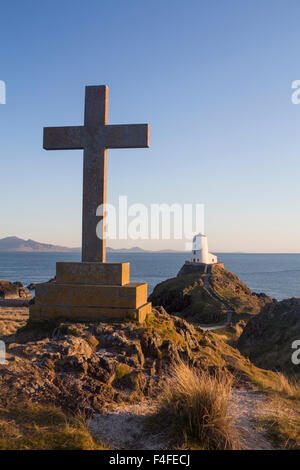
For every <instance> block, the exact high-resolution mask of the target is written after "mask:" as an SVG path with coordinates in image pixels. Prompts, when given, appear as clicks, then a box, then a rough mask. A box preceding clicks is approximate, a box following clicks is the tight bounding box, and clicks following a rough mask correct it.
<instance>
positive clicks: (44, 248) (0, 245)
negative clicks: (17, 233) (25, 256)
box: [0, 237, 80, 253]
mask: <svg viewBox="0 0 300 470" xmlns="http://www.w3.org/2000/svg"><path fill="white" fill-rule="evenodd" d="M0 251H1V252H3V251H22V252H24V251H25V252H48V253H51V252H52V253H55V252H79V251H80V248H67V247H65V246H57V245H49V244H47V243H39V242H36V241H34V240H23V239H22V238H18V237H6V238H2V239H0Z"/></svg>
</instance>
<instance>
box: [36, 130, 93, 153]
mask: <svg viewBox="0 0 300 470" xmlns="http://www.w3.org/2000/svg"><path fill="white" fill-rule="evenodd" d="M83 140H84V128H83V127H82V126H69V127H44V143H43V147H44V149H45V150H71V149H82V148H83Z"/></svg>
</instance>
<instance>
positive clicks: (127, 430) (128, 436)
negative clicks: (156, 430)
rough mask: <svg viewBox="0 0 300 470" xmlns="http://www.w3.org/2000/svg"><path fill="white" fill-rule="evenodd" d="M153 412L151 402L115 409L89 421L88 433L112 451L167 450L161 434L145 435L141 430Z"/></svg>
mask: <svg viewBox="0 0 300 470" xmlns="http://www.w3.org/2000/svg"><path fill="white" fill-rule="evenodd" d="M154 410H155V405H154V404H153V402H143V403H139V404H137V405H127V406H122V407H116V408H114V409H112V410H111V411H109V412H106V413H102V414H97V415H95V416H94V417H93V418H92V419H91V420H90V423H89V431H90V432H91V434H92V435H93V436H94V437H95V438H96V439H99V440H101V441H104V442H105V443H107V444H108V445H109V447H110V448H112V449H120V450H124V449H128V450H130V449H135V450H140V449H146V450H162V449H167V443H166V442H165V440H164V438H163V436H162V434H147V433H145V431H144V429H143V428H144V423H145V419H146V417H147V416H149V415H150V414H152V413H153V412H154Z"/></svg>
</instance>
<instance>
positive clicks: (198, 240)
mask: <svg viewBox="0 0 300 470" xmlns="http://www.w3.org/2000/svg"><path fill="white" fill-rule="evenodd" d="M191 262H192V263H201V264H215V263H217V262H218V257H217V256H216V255H213V254H212V253H209V252H208V244H207V236H206V235H203V234H202V233H198V235H195V236H194V238H193V252H192V259H191Z"/></svg>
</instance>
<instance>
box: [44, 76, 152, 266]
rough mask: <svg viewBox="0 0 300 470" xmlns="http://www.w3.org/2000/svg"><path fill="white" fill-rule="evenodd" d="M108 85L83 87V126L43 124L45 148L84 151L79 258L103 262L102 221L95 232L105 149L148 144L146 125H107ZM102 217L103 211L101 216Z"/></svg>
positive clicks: (103, 188)
mask: <svg viewBox="0 0 300 470" xmlns="http://www.w3.org/2000/svg"><path fill="white" fill-rule="evenodd" d="M107 114H108V87H107V86H106V85H101V86H87V87H86V88H85V112H84V125H83V126H69V127H45V128H44V144H43V147H44V149H46V150H71V149H83V150H84V163H83V210H82V261H83V262H101V263H104V262H105V261H106V240H105V223H104V220H102V222H103V223H102V234H100V235H101V238H99V236H97V234H96V226H97V223H98V222H99V219H98V218H97V216H96V210H97V207H98V206H99V205H100V204H103V205H104V207H105V204H106V180H107V149H117V148H143V147H149V125H148V124H128V125H126V124H124V125H108V124H107ZM104 218H105V212H104V216H103V219H104Z"/></svg>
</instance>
